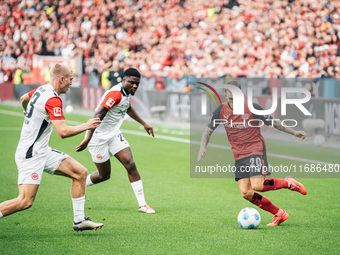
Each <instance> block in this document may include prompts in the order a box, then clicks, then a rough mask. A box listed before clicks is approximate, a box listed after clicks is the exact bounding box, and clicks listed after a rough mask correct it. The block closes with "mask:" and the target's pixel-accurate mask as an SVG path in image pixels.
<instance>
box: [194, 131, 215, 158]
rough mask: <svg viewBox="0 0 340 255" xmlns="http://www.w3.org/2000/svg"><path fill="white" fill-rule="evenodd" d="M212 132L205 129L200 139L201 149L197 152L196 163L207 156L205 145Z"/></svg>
mask: <svg viewBox="0 0 340 255" xmlns="http://www.w3.org/2000/svg"><path fill="white" fill-rule="evenodd" d="M213 132H214V130H213V129H211V128H209V127H207V128H206V129H205V131H204V133H203V135H202V138H201V147H200V151H199V152H198V156H197V161H201V159H202V158H204V157H205V155H206V154H207V145H208V143H209V140H210V137H211V134H212V133H213Z"/></svg>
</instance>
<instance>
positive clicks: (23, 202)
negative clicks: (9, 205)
mask: <svg viewBox="0 0 340 255" xmlns="http://www.w3.org/2000/svg"><path fill="white" fill-rule="evenodd" d="M33 201H34V199H27V198H24V199H20V201H19V208H20V210H26V209H28V208H30V207H31V206H32V205H33Z"/></svg>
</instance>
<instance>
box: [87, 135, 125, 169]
mask: <svg viewBox="0 0 340 255" xmlns="http://www.w3.org/2000/svg"><path fill="white" fill-rule="evenodd" d="M127 147H130V144H129V143H128V141H126V139H125V137H124V136H123V134H122V132H118V134H116V135H115V136H114V137H112V138H110V139H109V140H105V141H104V140H101V139H97V138H95V137H93V138H92V139H91V142H90V143H89V145H88V147H87V148H88V149H89V152H90V154H91V156H92V160H93V162H94V163H103V162H106V161H108V160H109V159H110V157H111V156H113V155H115V154H116V153H118V152H120V151H121V150H123V149H125V148H127Z"/></svg>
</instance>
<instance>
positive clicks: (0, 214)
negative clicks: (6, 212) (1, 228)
mask: <svg viewBox="0 0 340 255" xmlns="http://www.w3.org/2000/svg"><path fill="white" fill-rule="evenodd" d="M2 217H4V216H3V215H2V213H1V211H0V219H1V218H2Z"/></svg>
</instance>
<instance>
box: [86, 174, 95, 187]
mask: <svg viewBox="0 0 340 255" xmlns="http://www.w3.org/2000/svg"><path fill="white" fill-rule="evenodd" d="M93 184H94V183H93V182H92V181H91V175H90V174H89V175H88V176H87V177H86V187H88V186H91V185H93Z"/></svg>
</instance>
